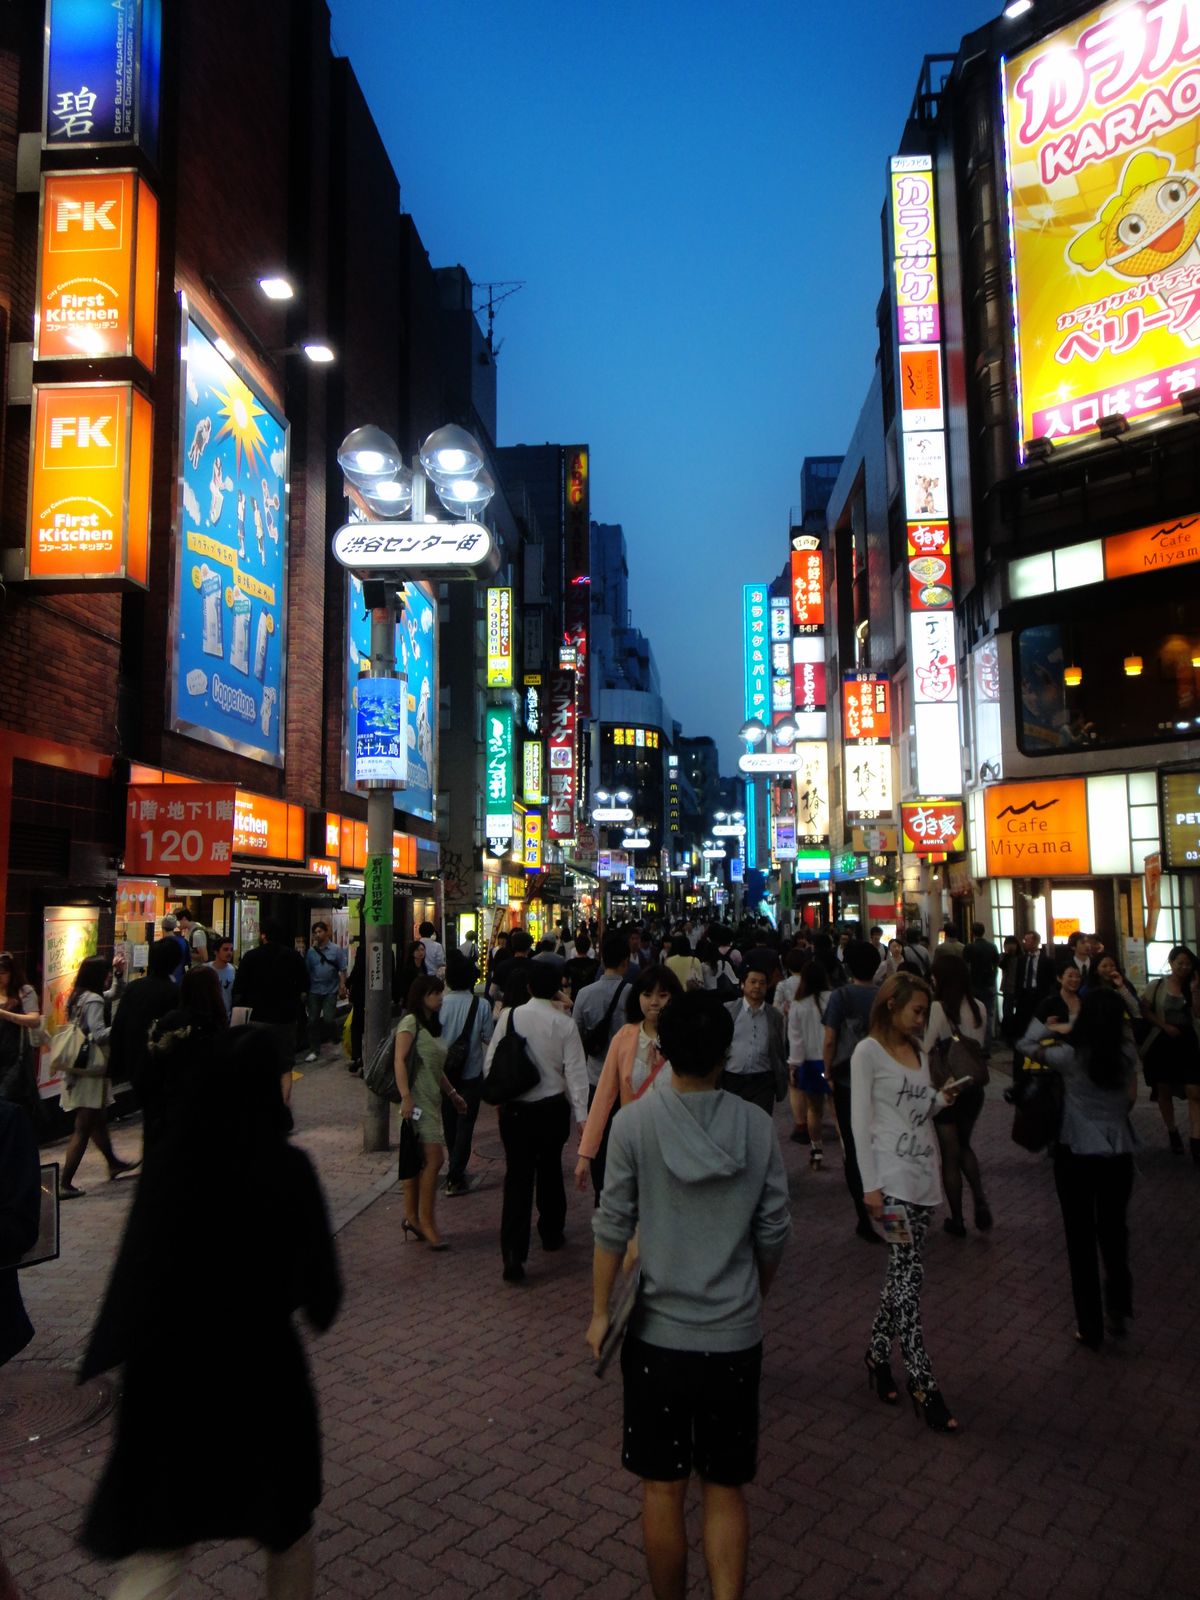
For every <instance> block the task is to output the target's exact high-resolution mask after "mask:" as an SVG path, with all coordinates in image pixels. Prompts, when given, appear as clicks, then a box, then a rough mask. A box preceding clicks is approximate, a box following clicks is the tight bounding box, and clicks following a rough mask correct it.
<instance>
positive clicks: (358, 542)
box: [333, 522, 500, 581]
mask: <svg viewBox="0 0 1200 1600" xmlns="http://www.w3.org/2000/svg"><path fill="white" fill-rule="evenodd" d="M333 553H334V556H335V558H336V559H337V560H338V561H340V562H341V564H342V566H344V567H349V568H350V569H351V571H352V572H361V573H366V574H378V573H384V572H394V573H396V574H397V576H399V577H403V578H429V579H441V580H443V581H445V580H447V579H454V578H463V579H467V580H473V579H475V578H480V577H483V576H485V575H486V574H488V573H491V572H495V570H496V568H497V567H498V566H499V564H500V551H499V548H498V547H497V545H496V541H495V540H494V539H493V538H492V535H491V534H490V533H489V532H488V530H487V528H485V527H484V525H483V523H482V522H349V523H347V524H346V526H345V527H344V528H339V529H338V531H337V532H336V533H335V534H334V536H333Z"/></svg>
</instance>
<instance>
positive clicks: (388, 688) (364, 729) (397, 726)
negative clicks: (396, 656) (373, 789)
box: [354, 678, 408, 786]
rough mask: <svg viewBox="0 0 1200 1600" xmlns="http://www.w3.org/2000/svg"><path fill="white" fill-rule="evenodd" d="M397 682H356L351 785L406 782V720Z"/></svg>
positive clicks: (378, 680)
mask: <svg viewBox="0 0 1200 1600" xmlns="http://www.w3.org/2000/svg"><path fill="white" fill-rule="evenodd" d="M403 690H404V685H403V683H402V682H401V680H400V679H399V678H360V679H359V680H358V692H357V694H356V696H355V708H354V781H355V783H372V784H388V785H392V786H398V785H400V784H403V783H407V781H408V737H407V735H408V717H407V715H406V712H407V707H406V705H405V701H406V699H407V696H406V695H405V694H404V693H403Z"/></svg>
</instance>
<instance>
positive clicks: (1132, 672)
mask: <svg viewBox="0 0 1200 1600" xmlns="http://www.w3.org/2000/svg"><path fill="white" fill-rule="evenodd" d="M1141 675H1142V658H1141V656H1126V657H1125V676H1126V677H1127V678H1140V677H1141Z"/></svg>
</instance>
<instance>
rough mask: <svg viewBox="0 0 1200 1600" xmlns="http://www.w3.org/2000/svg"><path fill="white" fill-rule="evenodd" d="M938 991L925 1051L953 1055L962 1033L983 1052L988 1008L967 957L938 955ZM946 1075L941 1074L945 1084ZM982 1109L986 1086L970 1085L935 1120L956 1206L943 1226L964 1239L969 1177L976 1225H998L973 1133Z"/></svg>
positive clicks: (944, 1180)
mask: <svg viewBox="0 0 1200 1600" xmlns="http://www.w3.org/2000/svg"><path fill="white" fill-rule="evenodd" d="M933 992H934V994H935V995H937V999H936V1000H935V1001H934V1002H933V1006H932V1008H931V1009H930V1012H929V1026H928V1027H927V1028H926V1030H925V1054H926V1055H927V1056H930V1057H932V1056H933V1053H934V1051H935V1050H938V1051H944V1052H945V1053H946V1054H947V1055H948V1054H949V1052H950V1050H951V1048H952V1046H953V1043H954V1035H955V1033H956V1032H957V1033H958V1035H959V1037H960V1038H963V1039H970V1040H971V1041H972V1043H973V1044H977V1045H978V1046H979V1048H980V1050H981V1051H983V1050H986V1048H987V1046H986V1040H987V1012H986V1011H985V1010H984V1008H983V1006H982V1005H981V1004H980V1002H979V1001H977V1000H976V999H975V997H974V995H973V994H972V993H971V973H970V970H969V968H968V967H967V963H966V962H965V961H964V960H963V958H962V956H956V955H954V954H952V953H949V952H943V951H939V952H938V954H937V955H936V956H934V958H933ZM951 1018H953V1019H954V1026H953V1027H952V1026H951V1021H950V1019H951ZM946 1075H947V1074H946V1073H942V1074H940V1075H938V1074H935V1076H938V1081H939V1082H940V1081H941V1077H944V1076H946ZM982 1110H983V1085H982V1084H979V1083H969V1084H966V1085H965V1086H964V1087H963V1089H962V1091H961V1093H960V1094H959V1095H958V1098H957V1099H956V1100H955V1102H954V1104H953V1105H952V1106H947V1107H946V1109H945V1110H944V1111H939V1112H938V1114H937V1116H936V1117H935V1118H934V1119H933V1125H934V1127H935V1128H936V1129H937V1136H938V1144H939V1145H940V1146H941V1153H942V1184H943V1186H944V1188H945V1190H946V1204H947V1206H949V1208H950V1215H949V1216H948V1217H947V1218H946V1220H945V1221H944V1222H943V1223H942V1227H943V1228H944V1229H945V1230H946V1232H947V1233H950V1234H953V1235H954V1237H955V1238H956V1239H964V1238H965V1237H966V1233H967V1225H966V1223H965V1222H964V1221H963V1179H964V1178H966V1180H967V1183H968V1184H969V1185H970V1189H971V1197H972V1199H973V1200H974V1202H975V1226H976V1227H977V1228H978V1229H979V1231H980V1233H986V1232H987V1230H988V1229H989V1228H990V1227H991V1226H992V1220H993V1219H992V1208H991V1207H990V1206H989V1205H988V1203H987V1198H986V1196H985V1195H984V1192H983V1179H982V1178H981V1177H980V1174H979V1157H978V1156H977V1155H976V1154H975V1151H974V1150H973V1149H972V1147H971V1133H972V1131H973V1129H974V1127H975V1124H976V1122H977V1121H978V1119H979V1113H980V1112H981V1111H982Z"/></svg>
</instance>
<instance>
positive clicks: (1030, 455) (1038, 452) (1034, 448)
mask: <svg viewBox="0 0 1200 1600" xmlns="http://www.w3.org/2000/svg"><path fill="white" fill-rule="evenodd" d="M1023 449H1024V452H1025V459H1026V461H1036V462H1041V463H1045V462H1047V461H1049V460H1050V457H1051V456H1052V455H1053V454H1054V440H1053V439H1046V438H1041V439H1026V441H1025V444H1024V446H1023Z"/></svg>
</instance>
